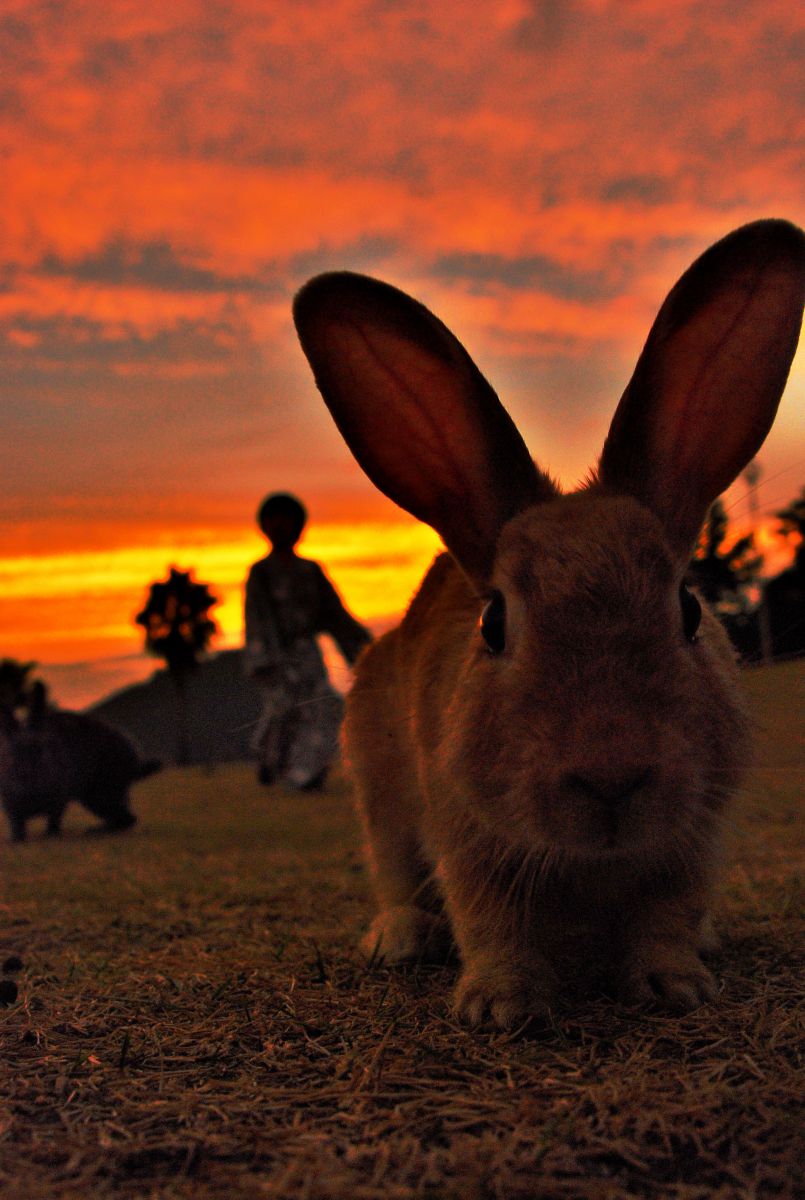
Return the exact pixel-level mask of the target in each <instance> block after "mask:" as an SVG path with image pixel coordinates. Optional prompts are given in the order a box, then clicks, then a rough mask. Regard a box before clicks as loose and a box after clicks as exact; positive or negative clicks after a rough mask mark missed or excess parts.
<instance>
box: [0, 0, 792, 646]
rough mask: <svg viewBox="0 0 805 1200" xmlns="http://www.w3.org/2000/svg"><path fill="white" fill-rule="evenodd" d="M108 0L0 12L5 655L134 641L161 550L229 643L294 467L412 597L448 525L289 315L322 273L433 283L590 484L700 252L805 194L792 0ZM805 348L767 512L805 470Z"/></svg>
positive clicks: (331, 561) (323, 553)
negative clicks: (654, 338) (382, 464)
mask: <svg viewBox="0 0 805 1200" xmlns="http://www.w3.org/2000/svg"><path fill="white" fill-rule="evenodd" d="M99 12H100V10H99V7H98V6H97V5H92V4H87V3H85V2H84V0H64V2H63V3H60V4H58V5H51V4H41V3H39V2H38V0H7V2H6V4H5V5H4V9H3V22H4V23H3V25H2V28H3V37H4V47H3V89H4V90H3V100H4V102H3V105H2V107H0V153H1V154H2V161H3V187H2V188H1V189H0V412H2V414H3V422H4V425H3V430H2V433H3V438H2V442H1V443H0V444H2V445H3V447H4V452H5V457H4V458H3V461H2V463H0V466H1V467H2V469H0V619H2V626H0V628H2V639H0V656H2V655H3V654H7V653H12V654H16V653H19V654H20V655H21V656H30V657H36V658H40V659H42V660H45V661H51V662H55V661H57V660H58V661H60V662H67V661H70V660H76V659H82V660H83V659H86V658H92V657H93V656H96V655H99V654H112V653H121V652H126V653H127V652H129V651H130V650H131V648H132V647H136V644H137V634H136V631H134V630H133V628H132V627H131V615H132V613H133V612H135V611H137V607H138V605H139V604H140V602H141V599H142V593H143V590H144V588H145V586H146V585H147V584H148V583H149V582H151V581H152V580H153V579H154V578H156V577H157V576H159V574H160V572H161V573H162V574H164V572H165V571H166V569H167V567H168V566H169V565H170V564H171V563H175V564H176V565H177V566H179V567H182V568H187V567H192V568H193V569H194V570H195V571H196V572H197V575H198V577H199V578H200V579H201V580H203V581H204V582H208V583H210V585H211V586H212V587H213V589H214V590H217V591H218V592H220V594H221V595H222V597H223V603H222V604H221V606H219V608H218V609H217V610H216V614H217V618H218V620H219V622H220V623H221V625H222V628H223V632H224V639H225V641H226V643H227V644H234V643H235V642H236V641H237V638H238V636H239V630H240V619H241V618H240V592H239V589H240V585H241V581H242V576H243V574H244V572H245V569H246V567H247V565H248V563H249V562H250V561H252V560H253V559H254V558H255V557H257V556H258V555H259V553H260V549H261V543H260V542H259V540H258V539H257V536H256V535H254V536H252V535H251V534H250V533H249V532H248V528H249V522H250V519H251V513H252V512H253V509H254V507H255V506H256V503H257V500H258V499H259V497H260V496H261V495H262V494H264V493H265V492H266V491H268V490H272V489H274V488H287V489H289V490H294V491H298V492H299V493H300V494H301V495H302V496H303V497H304V498H305V499H306V500H308V501H309V502H310V507H311V512H312V513H313V522H312V524H311V531H310V536H309V541H308V552H309V553H310V554H311V556H312V557H316V558H319V559H320V560H321V561H323V562H324V564H325V565H326V566H327V567H328V569H330V570H331V573H332V575H333V577H334V578H335V580H336V582H337V583H338V584H339V585H340V586H341V587H342V590H343V591H344V594H345V596H346V598H347V600H348V602H349V603H350V604H351V605H352V606H353V607H354V609H355V611H356V612H357V613H358V615H360V616H362V617H363V618H364V619H368V620H377V621H383V620H385V619H387V618H389V617H390V616H391V615H392V614H394V613H396V612H398V611H399V610H400V609H401V608H402V607H403V606H404V604H405V602H406V600H407V598H408V596H409V594H410V591H411V589H412V588H413V586H414V584H415V582H416V579H417V578H418V576H419V575H420V574H421V571H422V570H423V569H424V566H425V565H426V561H427V559H428V558H429V557H430V555H431V554H432V552H433V549H434V547H435V545H436V544H437V539H436V538H435V535H433V534H432V533H430V532H429V531H427V530H421V529H417V528H416V527H415V526H414V525H413V524H412V523H406V522H405V521H404V519H403V518H401V516H400V514H399V513H398V512H397V511H396V510H395V509H394V508H393V506H391V505H389V504H386V503H385V502H383V501H380V502H379V501H378V500H377V497H376V494H375V493H374V491H373V489H372V488H371V486H370V485H369V484H368V482H366V481H365V480H364V479H363V477H362V476H361V473H360V472H359V470H358V468H357V467H356V466H355V464H354V463H353V462H352V460H351V458H350V456H349V453H348V452H347V450H346V448H345V447H344V446H343V444H342V442H341V440H340V438H339V436H338V434H337V432H336V431H335V429H334V428H333V426H332V423H331V422H330V419H329V417H328V415H327V414H326V412H325V410H324V406H323V405H322V403H321V401H320V399H319V398H318V396H317V395H316V393H315V390H314V388H313V385H312V381H311V378H310V373H309V371H308V369H307V366H306V364H305V363H304V361H303V359H302V356H301V353H300V351H299V348H298V346H297V344H296V340H295V336H294V333H293V328H292V324H291V320H290V303H291V299H292V296H293V293H294V291H295V290H296V289H297V288H298V287H299V286H300V284H301V283H302V282H304V280H305V279H306V278H307V277H309V276H310V275H312V274H314V273H316V272H318V271H323V270H332V269H352V270H360V271H367V272H369V273H370V274H375V275H379V276H381V277H384V278H387V279H389V280H390V281H392V282H394V283H396V284H398V285H399V286H401V287H403V288H405V289H407V290H410V291H412V292H413V293H414V294H415V295H417V296H419V297H420V298H422V299H423V300H424V301H425V302H426V303H427V304H429V305H430V306H431V307H433V308H434V309H435V311H436V312H437V313H438V314H439V315H440V316H441V317H442V318H443V319H444V320H445V321H446V322H447V323H448V324H450V325H451V326H453V327H454V328H455V330H456V332H457V333H458V335H459V336H460V337H462V338H463V339H464V340H465V341H466V343H467V345H468V348H469V349H470V351H471V353H472V354H473V356H474V357H476V358H477V360H478V362H479V364H480V365H481V366H482V368H483V369H484V370H485V371H487V372H488V373H489V375H490V378H491V380H492V382H493V384H494V385H495V386H496V387H498V388H499V389H500V391H501V394H502V397H503V399H504V401H505V402H506V403H507V404H508V406H509V407H510V409H511V412H512V415H513V416H514V418H515V420H516V422H517V423H518V424H519V425H520V426H521V427H522V428H523V430H524V433H525V435H526V437H527V440H528V442H529V445H530V446H531V447H532V449H533V451H534V453H535V455H536V457H537V458H538V459H539V460H540V462H541V463H543V465H545V466H546V467H548V468H549V469H551V470H554V471H556V472H557V473H558V474H559V476H560V477H561V478H562V479H563V481H564V482H565V483H566V484H568V485H572V483H573V482H574V481H575V480H577V479H579V478H581V477H582V476H583V474H584V473H585V471H586V470H587V468H588V467H589V466H590V464H591V463H592V462H593V461H594V459H595V457H596V455H597V453H598V450H599V449H600V445H601V443H602V441H603V437H604V434H605V432H606V428H607V425H608V422H609V417H610V415H611V412H612V410H613V408H614V405H615V403H616V401H617V398H618V395H619V393H620V389H621V388H622V387H623V385H624V384H625V383H626V380H627V378H628V374H629V371H630V369H631V366H632V364H633V363H634V361H635V358H636V356H637V353H638V352H639V349H640V346H641V345H642V342H643V339H644V338H645V335H646V333H647V330H648V326H649V324H650V322H651V320H652V318H653V315H654V313H655V312H656V309H657V307H658V305H659V303H660V301H661V300H662V298H663V296H664V294H665V292H666V291H667V289H668V288H669V286H670V285H671V284H672V283H673V282H674V280H675V279H676V277H677V276H678V274H679V272H680V271H681V270H682V269H684V267H685V266H686V265H687V264H688V263H689V262H690V261H691V260H692V258H693V257H694V256H695V255H696V254H697V253H698V252H699V251H700V250H701V249H703V248H704V246H705V245H707V244H708V243H710V242H712V241H713V240H715V239H716V238H718V237H720V236H721V235H723V234H724V233H725V232H727V230H729V229H730V228H733V227H735V226H737V225H739V224H741V223H742V222H744V221H747V220H751V219H754V218H757V217H761V216H769V215H776V216H787V217H789V218H790V219H792V220H795V221H799V222H800V223H803V220H804V219H805V207H803V195H805V189H803V179H802V171H801V161H800V159H799V157H798V155H799V140H798V138H797V136H796V131H797V129H798V123H799V121H800V120H801V109H800V101H799V88H800V85H801V61H800V57H799V54H798V52H797V44H798V43H797V36H798V32H799V27H800V22H799V16H798V13H797V10H796V8H795V6H792V5H791V4H790V3H789V2H788V0H765V2H764V4H762V5H760V4H759V5H745V6H743V7H742V9H741V13H740V20H736V17H735V7H734V5H732V4H729V3H727V0H716V2H715V3H713V4H709V5H702V4H701V3H700V2H699V0H680V2H679V3H677V4H674V5H673V7H672V9H671V8H669V6H668V5H667V4H660V2H659V0H641V2H640V3H634V4H628V5H624V4H618V3H616V2H615V0H567V3H562V4H557V3H553V2H551V3H547V2H546V3H542V2H541V0H492V3H490V4H488V5H486V6H475V7H474V8H473V7H470V6H467V5H466V3H464V2H463V0H443V2H442V3H440V4H438V5H432V4H427V5H426V4H423V3H420V2H419V0H406V2H404V3H399V4H388V5H378V4H376V3H375V2H374V0H309V3H306V4H303V5H302V4H296V5H289V4H285V5H283V4H269V5H267V4H264V3H258V0H231V3H228V4H226V5H210V4H207V3H205V2H204V0H174V3H172V4H170V5H166V4H164V3H162V2H161V0H159V2H158V0H139V2H138V3H136V4H133V3H125V4H124V3H115V4H111V5H107V6H105V8H104V9H103V19H102V20H99ZM802 361H803V360H802V355H800V359H799V363H798V364H797V365H796V366H795V369H794V371H793V373H792V378H791V381H790V383H789V387H788V394H787V396H786V398H785V400H784V402H783V406H782V408H781V413H780V417H779V419H778V422H777V424H776V426H775V429H774V431H773V433H772V435H771V436H770V438H769V440H768V442H767V445H766V447H765V448H764V451H763V455H762V458H761V462H762V466H763V468H764V482H763V484H762V509H763V511H764V512H765V513H766V514H768V513H769V512H770V511H773V510H774V508H775V507H781V506H782V505H783V504H784V503H786V502H787V501H788V500H789V499H790V498H791V497H792V496H793V495H795V494H796V492H797V491H798V489H799V486H800V481H801V479H802V477H803V475H805V375H803V370H802V366H801V363H802ZM773 480H776V482H774V483H772V481H773ZM767 481H768V482H767ZM789 484H790V486H789ZM738 491H739V493H740V488H739V489H738ZM339 498H340V499H339ZM244 514H245V517H244Z"/></svg>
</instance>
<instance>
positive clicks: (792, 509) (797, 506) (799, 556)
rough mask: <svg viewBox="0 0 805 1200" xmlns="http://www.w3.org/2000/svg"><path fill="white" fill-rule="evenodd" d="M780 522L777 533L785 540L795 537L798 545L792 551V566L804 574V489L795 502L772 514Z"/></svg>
mask: <svg viewBox="0 0 805 1200" xmlns="http://www.w3.org/2000/svg"><path fill="white" fill-rule="evenodd" d="M774 515H775V516H776V517H777V520H778V521H779V522H780V524H779V527H778V530H777V532H778V533H779V534H780V536H781V537H784V538H786V539H788V538H790V537H793V536H795V535H797V536H798V537H799V543H798V544H797V547H796V550H795V551H794V566H795V567H796V569H797V570H798V571H801V572H803V573H805V487H804V488H802V490H801V491H800V494H799V496H798V497H797V498H796V500H792V501H791V503H790V504H789V505H788V506H787V507H786V508H783V509H781V510H780V511H779V512H776V513H775V514H774Z"/></svg>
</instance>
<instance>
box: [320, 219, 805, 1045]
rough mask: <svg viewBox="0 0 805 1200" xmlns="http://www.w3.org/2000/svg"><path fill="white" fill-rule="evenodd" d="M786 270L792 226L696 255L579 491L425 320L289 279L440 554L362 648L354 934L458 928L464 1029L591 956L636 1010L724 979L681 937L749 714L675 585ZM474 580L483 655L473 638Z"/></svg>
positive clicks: (402, 951)
mask: <svg viewBox="0 0 805 1200" xmlns="http://www.w3.org/2000/svg"><path fill="white" fill-rule="evenodd" d="M804 259H805V255H804V254H803V242H802V235H801V234H799V233H798V232H797V231H795V230H793V228H792V227H791V226H788V225H785V224H784V223H782V222H762V223H759V224H758V225H756V226H749V227H746V228H745V229H744V230H741V231H738V232H737V233H736V234H733V235H731V237H730V238H728V239H725V241H724V242H723V243H719V245H718V246H716V247H714V248H713V249H712V250H711V251H709V252H708V254H707V255H705V256H703V257H702V259H700V260H699V261H698V262H697V263H696V264H694V266H693V267H692V268H691V269H690V271H689V272H688V273H687V274H686V275H685V276H684V277H683V279H682V280H681V281H680V283H679V284H678V285H677V287H676V288H675V289H674V291H673V292H672V293H671V295H670V297H669V299H668V301H666V304H665V305H664V306H663V309H662V310H661V313H660V316H659V317H658V319H657V322H655V326H654V328H653V330H652V334H651V336H650V338H649V341H648V343H647V346H646V349H645V351H644V353H643V355H642V356H641V360H640V362H639V364H638V369H637V371H636V373H635V377H634V379H633V381H632V383H631V384H630V387H629V388H628V389H627V391H626V393H625V395H624V398H623V400H622V401H621V404H620V406H619V408H618V412H617V414H616V417H615V419H614V421H613V425H612V430H611V431H610V436H609V439H608V441H607V444H606V446H605V448H604V452H603V455H602V458H601V462H600V464H599V468H598V470H597V472H596V473H595V474H594V476H593V478H592V480H591V481H590V483H589V484H588V485H587V486H586V487H585V488H583V489H582V490H581V491H579V492H576V493H573V494H571V495H561V494H560V492H559V490H558V489H557V488H556V487H555V486H554V485H553V484H551V482H550V481H549V479H548V478H547V476H545V475H544V474H543V473H542V472H540V471H538V470H537V469H536V468H535V467H533V466H532V467H531V468H530V469H529V465H528V460H527V459H526V458H525V453H526V452H525V451H524V447H523V446H522V443H521V441H520V440H519V435H517V434H516V431H514V429H513V426H511V425H510V422H508V417H507V416H506V414H505V413H504V411H503V410H502V408H501V407H500V405H499V402H498V401H497V399H496V397H494V394H493V393H491V389H489V387H488V385H487V384H486V382H485V380H483V378H482V377H481V376H480V375H479V374H478V373H477V371H476V369H475V368H474V366H473V365H472V363H471V360H469V358H468V356H467V355H466V352H465V351H464V350H463V347H461V346H460V344H459V343H457V342H456V341H455V339H453V338H452V335H451V334H449V332H448V331H447V330H445V329H444V327H443V326H441V324H440V323H439V322H437V321H436V319H435V318H433V317H432V315H431V314H430V313H428V312H427V310H425V309H422V308H421V306H419V305H416V303H415V302H414V301H410V300H409V299H408V298H406V297H401V294H400V293H396V292H394V291H393V289H388V288H386V287H385V285H380V284H377V283H376V282H374V281H371V280H361V279H360V277H354V276H330V277H323V278H322V279H321V280H318V281H313V283H312V284H311V285H308V288H307V289H305V291H303V292H302V293H301V294H300V297H299V299H298V302H297V324H298V327H299V330H300V337H301V339H302V343H303V346H304V348H305V350H306V352H307V354H308V356H309V358H310V360H311V362H312V364H313V366H314V370H315V372H316V376H317V380H318V382H319V385H320V387H321V389H322V392H323V395H324V397H325V399H326V400H327V403H328V404H329V406H330V407H331V409H332V411H333V413H334V415H335V417H336V420H337V421H338V423H339V426H340V427H341V429H342V432H343V433H344V435H345V437H346V438H347V440H348V442H349V443H350V445H351V446H352V448H353V450H354V452H355V454H356V456H357V457H358V459H359V461H360V462H361V463H362V465H364V467H365V469H366V470H367V472H368V473H369V474H370V476H371V477H372V478H373V479H374V480H375V482H376V483H377V484H378V486H380V487H382V488H383V490H384V491H386V492H387V493H388V494H389V495H390V496H392V498H393V499H396V500H397V501H398V502H399V503H402V504H403V505H404V506H405V507H407V508H408V509H409V510H410V511H412V512H414V513H415V514H416V515H418V516H420V517H421V518H422V519H425V520H428V521H429V522H430V523H431V524H432V525H433V526H434V527H435V528H437V529H438V530H439V532H440V533H441V534H442V536H443V537H444V540H445V543H446V544H447V546H448V549H449V550H451V551H452V556H451V555H450V554H447V555H442V556H440V557H439V558H438V559H437V560H436V562H435V563H434V564H433V566H432V568H431V570H430V572H429V573H428V575H427V576H426V578H425V580H424V582H423V585H422V587H421V589H420V591H419V593H418V594H417V596H416V597H415V599H414V601H413V603H412V605H411V607H410V609H409V611H408V613H407V615H406V617H405V619H404V620H403V622H402V624H401V625H400V626H399V627H398V628H397V629H395V630H393V631H392V632H390V633H388V634H387V635H386V636H385V637H383V638H381V639H380V640H379V641H378V642H377V643H376V644H375V645H374V646H372V647H370V648H369V650H368V651H367V652H366V654H365V655H364V657H363V659H362V660H361V662H360V664H359V669H358V672H357V677H356V681H355V685H354V687H353V690H352V693H351V695H350V697H349V702H348V707H347V718H346V724H345V748H346V752H347V756H348V760H349V763H350V766H351V770H352V772H353V776H354V781H355V788H356V795H357V800H358V805H359V808H360V812H361V815H362V818H363V821H364V825H365V829H366V840H367V849H368V856H369V861H370V864H371V868H372V874H373V878H374V883H375V887H376V891H377V895H378V900H379V905H380V912H379V914H378V916H377V918H376V920H375V922H374V923H373V925H372V928H371V930H370V932H369V934H368V936H367V939H366V946H367V949H368V950H369V951H370V952H372V951H377V952H379V953H380V954H382V955H383V956H384V957H385V958H386V959H387V960H388V961H400V960H405V959H412V958H417V957H420V956H423V955H426V956H438V955H441V954H444V953H445V951H446V950H448V949H449V946H450V943H451V939H453V940H454V941H455V944H456V946H457V948H458V951H459V953H460V956H461V960H462V974H461V976H460V979H459V984H458V988H457V993H456V1003H457V1007H458V1009H459V1011H460V1012H461V1014H462V1015H463V1016H464V1017H465V1018H466V1019H468V1020H469V1021H470V1022H473V1023H477V1022H480V1021H482V1020H485V1019H487V1018H488V1017H491V1019H492V1020H493V1021H494V1022H495V1023H496V1024H498V1025H500V1026H503V1027H511V1026H512V1025H514V1024H516V1023H517V1022H519V1021H521V1020H522V1019H524V1018H525V1017H526V1016H528V1015H529V1014H533V1013H539V1012H541V1011H544V1010H545V1009H546V1008H547V1007H549V1006H550V1005H551V1003H552V1002H553V1000H554V997H555V995H556V992H557V988H558V987H559V986H560V984H561V983H562V981H563V980H564V979H565V978H566V977H569V976H574V975H575V976H577V975H579V974H581V975H582V976H589V975H590V974H592V973H594V972H597V971H598V970H599V969H601V970H604V971H606V972H607V973H608V974H609V975H611V976H612V977H613V978H614V980H615V981H616V983H617V985H618V986H619V988H620V991H621V994H622V995H623V996H624V997H625V998H626V999H628V1000H631V1001H636V1002H646V1001H661V1002H664V1003H666V1004H667V1005H669V1006H672V1007H692V1006H694V1005H695V1004H697V1003H700V1002H701V1001H702V1000H707V999H711V998H712V997H713V996H714V994H715V984H714V980H713V978H712V976H711V974H710V972H709V971H708V970H707V969H706V967H705V966H704V965H703V964H702V962H701V959H700V957H699V948H700V945H701V943H702V940H703V938H704V937H705V936H706V931H707V925H708V915H709V909H710V905H711V894H712V890H713V884H714V881H715V877H716V875H717V869H718V863H719V858H720V844H721V836H720V832H721V825H722V813H723V810H724V807H725V804H726V803H727V801H728V799H729V797H730V795H731V793H732V792H733V791H734V789H735V787H736V785H737V784H738V782H739V779H740V775H741V771H742V769H743V767H744V764H745V761H746V757H747V746H748V734H747V719H746V715H745V713H744V709H743V704H742V701H741V698H740V692H739V689H738V687H737V685H736V673H737V669H736V666H735V663H734V656H733V653H732V650H731V648H730V646H729V643H728V641H727V638H726V636H725V634H724V632H723V630H722V628H721V626H720V624H719V622H718V621H717V620H716V618H715V617H714V616H712V614H710V613H708V612H705V613H703V614H702V619H701V626H700V628H699V629H698V631H697V634H696V636H695V638H694V637H693V636H692V634H690V631H688V633H687V634H686V632H685V628H686V625H685V622H686V621H687V618H686V617H685V616H684V611H683V610H684V608H685V606H686V605H687V606H690V605H691V604H692V605H693V606H694V608H695V601H693V600H691V598H690V597H689V596H687V597H686V596H685V593H684V592H682V593H680V582H681V579H682V576H683V573H684V569H685V566H686V563H687V561H688V557H689V554H690V547H691V545H692V543H693V541H694V540H695V535H696V532H697V530H698V526H699V524H700V523H701V520H702V518H703V516H704V514H705V512H706V509H707V505H708V504H709V503H710V502H711V501H712V500H713V499H714V498H715V495H716V494H717V493H718V491H719V490H721V488H722V487H723V486H726V483H728V482H729V481H730V480H731V479H732V478H733V477H734V476H735V475H736V474H737V473H738V471H739V470H740V469H741V468H742V466H743V465H744V464H745V462H746V461H747V460H748V458H749V457H751V455H752V454H753V453H754V452H755V450H756V449H757V447H758V446H759V445H760V443H761V442H762V440H763V437H764V436H765V433H766V432H767V430H768V427H769V425H770V424H771V420H772V419H773V416H774V411H775V409H776V406H777V402H778V401H779V396H780V394H781V392H782V387H783V385H784V382H785V377H786V373H787V370H788V364H789V363H790V358H791V356H792V355H793V350H794V347H795V345H796V336H797V332H798V329H799V322H800V319H801V312H802V292H803V277H805V269H804V268H803V260H804ZM757 359H765V362H761V364H760V365H759V366H757V364H756V360H757ZM736 393H738V394H739V395H740V396H741V403H742V404H743V408H739V409H738V411H737V413H733V412H732V410H731V409H730V408H729V406H730V405H732V404H734V399H733V398H734V396H735V394H736ZM727 416H731V417H732V416H734V423H733V426H732V427H731V428H728V427H727V426H725V424H724V422H725V417H727ZM716 439H717V440H716ZM406 455H408V456H409V457H410V458H411V459H412V461H408V459H407V458H406ZM683 468H684V469H683ZM491 597H497V599H496V600H495V601H494V604H496V605H498V614H500V613H501V612H504V616H503V617H501V618H500V619H501V626H500V628H501V630H503V631H504V633H503V634H501V638H502V642H501V644H500V645H498V644H496V643H495V642H494V640H493V641H491V642H489V635H488V633H487V634H486V635H485V636H486V638H487V640H485V637H484V636H482V635H481V632H479V615H480V612H481V610H482V608H483V605H484V601H485V600H488V599H489V598H491ZM501 597H502V599H500V598H501ZM504 610H505V611H504ZM488 642H489V644H488Z"/></svg>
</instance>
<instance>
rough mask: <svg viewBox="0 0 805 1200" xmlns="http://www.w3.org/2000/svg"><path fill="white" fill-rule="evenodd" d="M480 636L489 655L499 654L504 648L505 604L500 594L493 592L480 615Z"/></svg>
mask: <svg viewBox="0 0 805 1200" xmlns="http://www.w3.org/2000/svg"><path fill="white" fill-rule="evenodd" d="M481 636H482V638H483V639H484V641H485V642H486V644H487V647H488V648H489V652H490V654H500V653H501V651H502V650H504V649H505V647H506V603H505V601H504V599H503V596H502V595H501V594H500V592H495V593H494V594H493V595H492V598H491V600H490V601H489V602H488V604H486V605H485V606H484V611H483V612H482V613H481Z"/></svg>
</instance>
